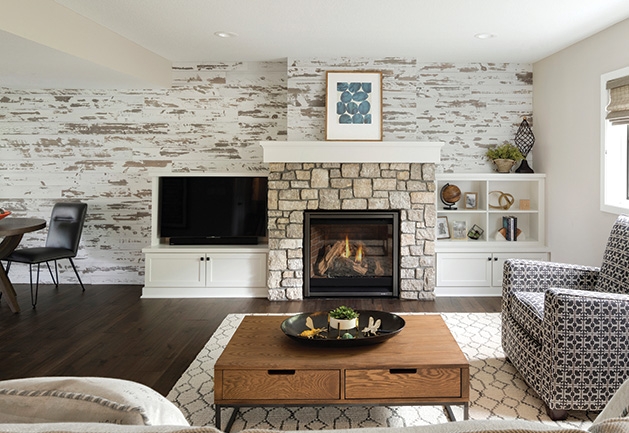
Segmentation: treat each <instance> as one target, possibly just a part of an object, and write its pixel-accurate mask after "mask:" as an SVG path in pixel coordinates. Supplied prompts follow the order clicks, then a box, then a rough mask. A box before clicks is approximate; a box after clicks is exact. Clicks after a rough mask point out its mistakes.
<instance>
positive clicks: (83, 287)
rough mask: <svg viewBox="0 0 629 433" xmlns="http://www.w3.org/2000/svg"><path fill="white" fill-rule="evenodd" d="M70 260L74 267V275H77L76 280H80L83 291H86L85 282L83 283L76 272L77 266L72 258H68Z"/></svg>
mask: <svg viewBox="0 0 629 433" xmlns="http://www.w3.org/2000/svg"><path fill="white" fill-rule="evenodd" d="M68 260H70V264H71V265H72V269H74V273H75V274H76V278H77V279H78V280H79V284H80V285H81V288H82V289H83V291H85V286H84V285H83V281H81V277H80V276H79V272H78V271H77V270H76V266H74V262H73V261H72V258H71V257H70V258H68Z"/></svg>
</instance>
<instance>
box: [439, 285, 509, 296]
mask: <svg viewBox="0 0 629 433" xmlns="http://www.w3.org/2000/svg"><path fill="white" fill-rule="evenodd" d="M435 296H436V297H438V298H439V297H443V298H446V297H453V296H463V297H471V296H479V297H490V296H491V297H494V296H502V287H435Z"/></svg>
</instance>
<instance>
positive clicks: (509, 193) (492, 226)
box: [436, 173, 546, 250]
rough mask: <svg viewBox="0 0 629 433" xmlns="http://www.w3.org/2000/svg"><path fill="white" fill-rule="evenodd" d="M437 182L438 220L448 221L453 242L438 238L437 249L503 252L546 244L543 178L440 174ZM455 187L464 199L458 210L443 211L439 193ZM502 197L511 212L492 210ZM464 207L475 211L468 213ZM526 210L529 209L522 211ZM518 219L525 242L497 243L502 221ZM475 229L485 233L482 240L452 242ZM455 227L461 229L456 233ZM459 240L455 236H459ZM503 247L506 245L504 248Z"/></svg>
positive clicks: (460, 202)
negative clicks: (456, 247) (454, 247)
mask: <svg viewBox="0 0 629 433" xmlns="http://www.w3.org/2000/svg"><path fill="white" fill-rule="evenodd" d="M436 178H437V179H436V180H437V196H438V197H437V203H436V204H437V217H438V218H440V222H441V223H440V224H439V222H438V226H440V225H441V226H443V224H445V222H446V219H447V225H448V229H449V232H450V239H446V238H441V239H440V238H439V236H436V246H437V249H439V248H440V246H445V245H447V246H448V247H447V248H448V249H451V247H450V245H461V247H462V248H464V249H466V250H469V249H473V248H481V249H483V248H484V247H486V246H487V245H488V244H491V245H500V247H501V249H512V250H517V249H519V248H522V246H521V245H522V244H526V245H527V246H537V247H544V246H545V241H546V234H545V226H544V211H543V204H544V192H545V179H546V176H545V175H544V174H537V173H535V174H517V173H510V174H502V173H458V174H456V173H440V174H438V175H437V176H436ZM447 184H450V185H456V186H457V187H458V188H459V190H460V191H461V198H460V200H459V201H458V202H457V206H458V208H457V209H444V205H443V203H442V202H441V200H440V198H439V197H440V191H441V189H442V188H443V187H444V186H445V185H447ZM500 194H505V195H506V198H505V197H504V196H503V199H502V203H503V204H507V203H509V202H511V203H512V204H511V207H510V208H509V209H496V208H492V207H491V206H492V205H493V206H497V205H499V204H500ZM465 206H472V207H473V208H469V209H466V208H465ZM524 206H526V207H527V208H524V209H522V207H524ZM504 216H515V217H516V218H517V227H518V229H520V230H522V231H523V232H524V235H525V236H526V240H525V241H515V242H509V241H498V240H496V239H495V236H496V233H497V231H498V230H499V229H501V228H502V217H504ZM474 225H476V226H478V227H480V228H481V229H482V230H484V233H483V235H482V237H481V238H480V239H478V240H472V239H467V240H465V239H453V237H459V238H460V234H461V233H462V232H463V227H465V229H464V230H465V231H466V232H467V231H469V229H470V228H472V227H473V226H474ZM456 227H460V229H459V230H456ZM455 231H456V233H458V236H456V233H454V232H455ZM503 243H505V244H507V245H504V246H503V245H502V244H503Z"/></svg>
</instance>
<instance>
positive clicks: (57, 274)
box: [46, 260, 59, 289]
mask: <svg viewBox="0 0 629 433" xmlns="http://www.w3.org/2000/svg"><path fill="white" fill-rule="evenodd" d="M46 266H47V267H48V272H50V278H52V282H53V283H54V285H55V288H57V289H58V288H59V271H58V270H57V261H56V260H55V275H56V276H57V278H55V275H53V274H52V269H50V262H46Z"/></svg>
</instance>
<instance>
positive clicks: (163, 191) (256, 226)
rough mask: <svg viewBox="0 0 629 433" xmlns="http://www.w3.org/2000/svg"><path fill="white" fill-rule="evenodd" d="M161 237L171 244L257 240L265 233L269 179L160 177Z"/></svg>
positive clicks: (219, 243)
mask: <svg viewBox="0 0 629 433" xmlns="http://www.w3.org/2000/svg"><path fill="white" fill-rule="evenodd" d="M158 225H159V236H160V237H162V238H169V243H170V244H171V245H197V244H208V245H211V244H215V245H216V244H218V245H221V244H226V245H230V244H257V243H258V242H259V238H261V237H265V236H266V227H267V178H266V177H248V176H166V177H160V178H159V199H158Z"/></svg>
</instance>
